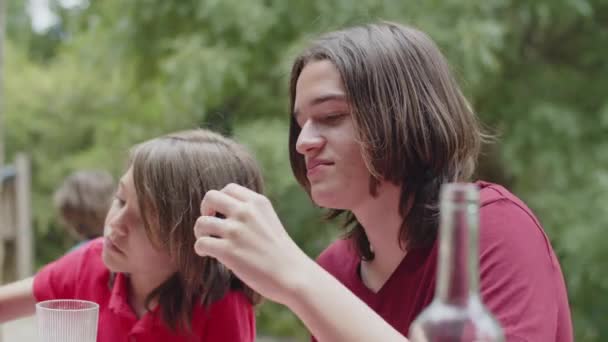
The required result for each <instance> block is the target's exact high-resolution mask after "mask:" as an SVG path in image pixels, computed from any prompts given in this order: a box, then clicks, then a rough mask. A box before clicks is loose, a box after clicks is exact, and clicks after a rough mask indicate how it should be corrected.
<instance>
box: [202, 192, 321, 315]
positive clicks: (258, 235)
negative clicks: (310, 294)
mask: <svg viewBox="0 0 608 342" xmlns="http://www.w3.org/2000/svg"><path fill="white" fill-rule="evenodd" d="M194 234H195V236H196V238H197V240H196V243H195V246H194V249H195V251H196V253H197V254H199V255H201V256H211V257H214V258H216V259H218V260H219V261H220V262H221V263H223V264H224V265H225V266H226V267H228V268H229V269H231V270H232V271H233V272H234V273H235V274H236V275H237V276H238V277H239V278H240V279H241V280H243V281H244V282H245V283H247V284H248V285H249V286H250V287H251V288H253V289H254V290H255V291H257V292H259V293H260V294H261V295H262V296H264V297H266V298H269V299H271V300H274V301H277V302H280V303H283V304H286V302H287V301H288V300H289V298H290V297H292V296H291V294H290V292H293V291H297V287H298V284H300V282H301V281H306V270H308V269H310V268H311V265H312V264H314V262H313V261H312V260H311V259H310V258H308V257H307V256H306V254H304V252H303V251H302V250H301V249H300V248H299V247H298V246H297V245H296V244H295V243H294V241H293V240H292V239H291V238H290V237H289V235H288V234H287V232H286V231H285V228H284V227H283V225H282V224H281V222H280V220H279V218H278V216H277V214H276V213H275V211H274V209H273V207H272V204H271V203H270V201H269V200H268V199H267V198H266V197H265V196H263V195H260V194H258V193H256V192H254V191H252V190H250V189H247V188H245V187H242V186H240V185H236V184H229V185H227V186H226V187H224V189H222V190H221V191H216V190H211V191H209V192H207V194H206V195H205V197H204V198H203V201H202V203H201V217H199V219H198V220H197V222H196V224H195V226H194ZM312 267H314V266H312Z"/></svg>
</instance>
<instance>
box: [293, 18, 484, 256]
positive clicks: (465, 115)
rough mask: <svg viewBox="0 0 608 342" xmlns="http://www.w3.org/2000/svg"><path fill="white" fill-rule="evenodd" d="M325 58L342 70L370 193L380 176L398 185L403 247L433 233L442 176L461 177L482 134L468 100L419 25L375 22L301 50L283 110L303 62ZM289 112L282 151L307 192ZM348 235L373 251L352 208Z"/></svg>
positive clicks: (364, 252) (426, 241)
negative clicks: (285, 148) (286, 143)
mask: <svg viewBox="0 0 608 342" xmlns="http://www.w3.org/2000/svg"><path fill="white" fill-rule="evenodd" d="M320 60H329V61H330V62H332V63H333V65H334V66H335V67H336V69H337V70H338V72H339V73H340V75H341V77H342V82H343V84H344V88H345V92H346V97H347V101H348V103H349V105H350V108H351V111H352V112H351V115H352V117H353V122H354V125H355V130H356V132H357V137H356V138H357V139H358V140H359V141H360V143H361V145H362V147H363V148H362V150H363V154H364V156H363V157H364V160H365V162H366V165H367V168H368V169H369V171H370V174H371V178H370V193H371V194H372V195H375V194H376V193H377V186H378V184H379V182H380V181H381V180H382V181H388V182H392V183H394V184H397V185H400V186H401V199H400V205H399V208H400V214H401V216H402V217H403V218H404V220H403V223H402V225H401V229H400V232H399V236H398V237H396V238H399V239H400V242H401V244H402V247H403V248H417V247H426V246H429V245H430V244H431V243H432V242H433V241H434V240H435V238H436V235H437V226H438V217H437V216H438V207H437V202H438V196H439V188H440V186H441V184H442V183H445V182H453V181H465V180H468V179H469V178H470V177H471V175H472V173H473V171H474V168H475V164H476V160H477V156H478V154H479V150H480V145H481V143H482V141H483V139H484V136H485V135H484V134H483V133H482V131H481V128H480V125H479V123H478V121H477V118H476V116H475V114H474V113H473V111H472V109H471V106H470V105H469V103H468V102H467V100H466V99H465V97H464V96H463V94H462V92H461V90H460V88H459V86H458V84H457V82H456V81H455V79H454V77H453V76H452V73H451V71H450V68H449V66H448V64H447V62H446V60H445V58H444V56H443V55H442V53H441V52H440V51H439V49H438V48H437V46H436V45H435V43H434V42H433V41H432V40H431V39H430V38H429V37H428V36H427V35H426V34H424V33H423V32H421V31H419V30H416V29H414V28H411V27H406V26H402V25H399V24H396V23H390V22H382V23H377V24H368V25H363V26H355V27H352V28H347V29H344V30H341V31H335V32H331V33H328V34H326V35H324V36H322V37H320V38H318V39H317V40H315V41H313V42H312V44H311V45H310V46H309V47H308V48H307V49H306V50H304V51H303V52H302V53H301V54H300V55H299V56H298V57H297V58H296V59H295V62H294V64H293V67H292V71H291V80H290V99H291V101H290V105H291V107H290V111H293V106H294V101H295V97H296V84H297V81H298V78H299V76H300V73H301V72H302V69H303V68H304V67H305V66H306V65H307V64H308V63H310V62H313V61H320ZM290 117H291V123H290V131H289V157H290V161H291V167H292V170H293V172H294V175H295V177H296V178H297V180H298V182H299V183H300V184H301V185H302V186H303V187H304V188H305V189H306V190H307V191H309V192H310V184H309V182H308V180H307V178H306V167H305V163H304V158H303V156H302V155H300V154H299V153H298V152H297V151H296V148H295V146H296V141H297V139H298V136H299V134H300V127H299V126H298V124H297V122H296V121H295V119H294V118H293V116H292V115H290ZM343 213H344V214H345V215H346V223H345V227H346V228H347V236H349V237H351V238H352V239H353V240H354V241H355V243H356V246H357V249H358V251H359V253H360V255H361V257H362V258H363V259H366V260H371V259H373V258H374V255H373V251H372V250H371V249H370V246H369V241H368V239H367V236H366V235H365V231H364V230H363V227H362V226H361V225H360V224H359V223H358V222H357V220H356V218H355V217H354V215H353V214H352V213H351V212H345V211H342V210H330V212H329V217H330V218H334V217H337V216H340V215H341V214H343Z"/></svg>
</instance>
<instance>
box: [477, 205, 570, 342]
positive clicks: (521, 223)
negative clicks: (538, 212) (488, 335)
mask: <svg viewBox="0 0 608 342" xmlns="http://www.w3.org/2000/svg"><path fill="white" fill-rule="evenodd" d="M482 209H483V210H481V211H480V251H481V253H480V269H479V270H480V280H481V295H482V298H483V301H484V304H485V305H486V306H487V307H488V308H489V310H490V311H491V312H492V313H493V315H494V316H495V317H496V318H497V319H498V321H499V322H500V324H501V325H502V327H503V329H504V332H505V335H506V336H505V337H506V340H507V341H516V342H519V341H554V340H555V338H556V336H555V334H556V330H557V327H556V325H557V315H558V304H557V303H558V287H557V285H556V279H557V278H556V272H559V266H558V265H557V267H556V265H555V259H554V258H553V257H552V256H553V251H552V249H551V245H550V243H549V241H548V239H547V237H546V235H545V234H544V232H543V231H542V229H541V227H540V226H539V224H538V221H537V220H536V219H535V218H534V217H533V216H532V214H531V213H530V212H529V209H527V208H524V207H521V206H520V205H519V204H517V203H515V202H513V201H511V200H508V199H501V200H497V201H495V202H492V203H490V204H488V205H486V206H484V207H483V208H482Z"/></svg>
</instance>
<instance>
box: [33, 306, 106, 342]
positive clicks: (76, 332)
mask: <svg viewBox="0 0 608 342" xmlns="http://www.w3.org/2000/svg"><path fill="white" fill-rule="evenodd" d="M98 316H99V304H97V303H94V302H90V301H86V300H78V299H55V300H47V301H44V302H39V303H37V304H36V322H37V324H38V336H39V341H40V342H95V341H96V340H97V318H98Z"/></svg>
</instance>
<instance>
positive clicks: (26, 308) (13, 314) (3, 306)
mask: <svg viewBox="0 0 608 342" xmlns="http://www.w3.org/2000/svg"><path fill="white" fill-rule="evenodd" d="M33 285H34V278H33V277H32V278H27V279H23V280H20V281H17V282H14V283H11V284H7V285H3V286H1V287H0V323H3V322H6V321H10V320H14V319H17V318H20V317H24V316H28V315H33V314H34V312H35V311H36V299H35V298H34V291H33Z"/></svg>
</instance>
